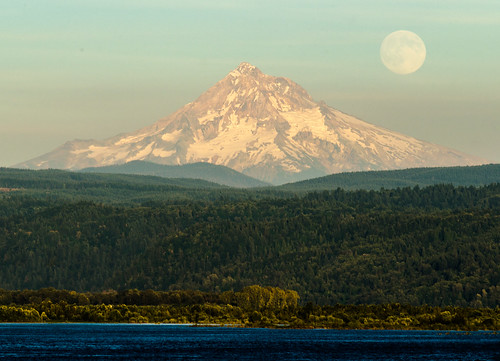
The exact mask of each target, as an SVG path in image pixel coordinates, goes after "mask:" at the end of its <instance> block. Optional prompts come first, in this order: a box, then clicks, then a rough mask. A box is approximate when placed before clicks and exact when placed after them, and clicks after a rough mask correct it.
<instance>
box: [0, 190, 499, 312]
mask: <svg viewBox="0 0 500 361" xmlns="http://www.w3.org/2000/svg"><path fill="white" fill-rule="evenodd" d="M499 246H500V184H492V185H489V186H485V187H480V188H475V187H454V186H451V185H437V186H431V187H426V188H419V187H414V188H403V189H395V190H381V191H355V192H353V191H344V190H341V189H337V190H334V191H323V192H316V193H309V194H307V195H304V196H295V197H291V198H276V197H268V198H262V199H254V198H252V197H247V198H246V199H224V198H219V199H217V200H207V199H205V200H203V199H202V200H199V201H195V200H191V201H183V202H177V203H175V202H155V203H151V202H149V203H144V204H142V205H136V206H116V205H115V206H113V205H106V204H101V203H94V202H91V201H85V202H72V201H69V200H67V199H66V200H64V199H52V200H47V199H46V198H43V199H41V198H36V197H32V196H27V195H19V196H18V195H16V193H15V192H10V193H5V194H4V195H3V196H2V197H1V198H0V257H1V262H0V288H4V289H39V288H42V287H56V288H60V289H74V290H77V291H102V290H107V289H115V290H120V289H128V288H138V289H154V290H176V289H197V290H203V291H226V290H240V289H242V288H243V287H245V286H248V285H251V284H260V285H264V286H273V287H281V288H284V289H292V290H295V291H297V292H299V294H301V297H302V301H304V302H306V301H314V302H317V303H319V304H327V303H328V304H335V303H355V304H356V303H389V302H400V303H410V304H417V305H419V304H430V305H437V306H443V305H459V306H489V307H495V306H497V305H498V304H499V303H500V286H499V281H500V267H499V266H498V265H499V264H500V249H499Z"/></svg>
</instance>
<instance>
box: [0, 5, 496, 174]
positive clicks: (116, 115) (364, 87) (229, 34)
mask: <svg viewBox="0 0 500 361" xmlns="http://www.w3.org/2000/svg"><path fill="white" fill-rule="evenodd" d="M395 30H410V31H413V32H415V33H416V34H418V35H419V36H420V37H421V38H422V39H423V41H424V42H425V45H426V48H427V58H426V61H425V63H424V65H423V66H422V68H420V70H418V71H417V72H415V73H413V74H409V75H397V74H394V73H392V72H390V71H389V70H387V69H386V68H385V67H384V65H383V64H382V62H381V60H380V55H379V48H380V44H381V42H382V40H383V39H384V38H385V36H386V35H388V34H389V33H391V32H393V31H395ZM499 35H500V1H499V0H439V1H436V0H415V1H412V0H377V1H375V0H349V1H347V0H345V1H337V0H317V1H315V0H310V1H308V0H300V1H296V0H286V1H284V0H283V1H282V0H262V1H261V0H252V1H238V0H227V1H226V0H211V1H208V0H182V1H179V0H175V1H169V0H141V1H139V0H136V1H135V0H134V1H132V0H71V1H68V0H26V1H23V0H15V1H2V2H1V4H0V49H1V50H0V129H1V131H0V166H10V165H13V164H15V163H18V162H21V161H25V160H27V159H30V158H33V157H35V156H38V155H41V154H43V153H46V152H48V151H51V150H53V149H54V148H56V147H57V146H59V145H61V144H63V143H64V142H66V141H68V140H72V139H75V138H78V139H90V138H92V139H104V138H107V137H110V136H113V135H116V134H118V133H123V132H129V131H133V130H136V129H139V128H141V127H143V126H147V125H150V124H152V123H154V122H155V121H156V120H158V119H159V118H162V117H164V116H166V115H168V114H170V113H171V112H173V111H175V110H176V109H178V108H179V107H181V106H182V105H184V104H186V103H188V102H190V101H193V100H194V99H196V98H197V97H198V96H199V95H200V94H201V93H203V92H204V91H205V90H207V89H208V88H209V87H210V86H212V85H213V84H215V83H216V82H217V81H218V80H220V79H222V78H223V77H224V76H225V75H226V74H227V73H229V72H230V71H231V70H232V69H234V68H235V67H237V66H238V64H239V63H241V62H242V61H247V62H250V63H252V64H253V65H255V66H257V67H258V68H260V69H261V70H262V71H263V72H264V73H267V74H271V75H276V76H285V77H288V78H290V79H292V80H294V81H295V82H297V83H298V84H300V85H302V86H303V87H304V88H305V89H306V90H307V91H308V92H309V93H310V94H311V96H312V97H313V98H314V99H315V100H324V101H325V102H326V103H327V104H328V105H330V106H333V107H334V108H337V109H339V110H341V111H344V112H346V113H349V114H352V115H355V116H357V117H358V118H361V119H363V120H365V121H367V122H370V123H373V124H376V125H379V126H383V127H385V128H389V129H392V130H396V131H399V132H401V133H404V134H407V135H411V136H413V137H416V138H419V139H423V140H427V141H430V142H433V143H437V144H441V145H445V146H448V147H452V148H455V149H458V150H461V151H463V152H466V153H470V154H473V155H477V156H481V157H484V158H487V159H489V160H491V161H493V162H500V141H499V139H500V126H499V124H500V69H499V67H500V46H499V39H498V37H499Z"/></svg>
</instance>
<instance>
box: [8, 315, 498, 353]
mask: <svg viewBox="0 0 500 361" xmlns="http://www.w3.org/2000/svg"><path fill="white" fill-rule="evenodd" d="M0 359H8V360H15V359H18V360H95V359H97V360H100V359H102V360H191V359H195V360H231V361H237V360H496V361H500V333H496V334H495V333H493V332H471V333H466V332H453V331H451V332H443V331H366V330H364V331H360V330H353V331H337V330H289V329H278V330H276V329H248V328H222V327H189V326H178V325H175V326H174V325H149V324H147V325H135V324H134V325H131V324H0Z"/></svg>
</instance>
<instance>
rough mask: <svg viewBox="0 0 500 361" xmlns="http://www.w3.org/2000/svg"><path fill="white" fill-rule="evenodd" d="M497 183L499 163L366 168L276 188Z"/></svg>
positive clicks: (374, 187)
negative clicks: (396, 168) (388, 168)
mask: <svg viewBox="0 0 500 361" xmlns="http://www.w3.org/2000/svg"><path fill="white" fill-rule="evenodd" d="M492 183H500V164H487V165H478V166H467V167H438V168H411V169H398V170H384V171H369V172H346V173H339V174H331V175H328V176H324V177H318V178H314V179H308V180H304V181H300V182H295V183H288V184H284V185H282V186H280V187H278V188H276V189H280V190H286V191H318V190H332V189H336V188H343V189H351V190H357V189H367V190H379V189H381V188H385V189H394V188H398V187H400V188H403V187H414V186H417V185H418V186H420V187H425V186H430V185H434V184H453V185H455V186H475V187H478V186H485V185H488V184H492Z"/></svg>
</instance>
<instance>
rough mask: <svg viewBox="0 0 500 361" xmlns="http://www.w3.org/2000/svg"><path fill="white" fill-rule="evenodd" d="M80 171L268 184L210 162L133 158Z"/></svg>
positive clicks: (245, 185)
mask: <svg viewBox="0 0 500 361" xmlns="http://www.w3.org/2000/svg"><path fill="white" fill-rule="evenodd" d="M81 171H82V172H93V173H118V174H139V175H153V176H158V177H164V178H191V179H203V180H206V181H210V182H214V183H218V184H222V185H227V186H230V187H239V188H248V187H263V186H269V185H270V184H269V183H265V182H262V181H260V180H258V179H255V178H252V177H249V176H247V175H244V174H242V173H239V172H237V171H235V170H233V169H231V168H228V167H224V166H220V165H215V164H210V163H192V164H185V165H162V164H156V163H151V162H145V161H141V160H133V161H131V162H128V163H125V164H119V165H109V166H103V167H91V168H85V169H82V170H81Z"/></svg>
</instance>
